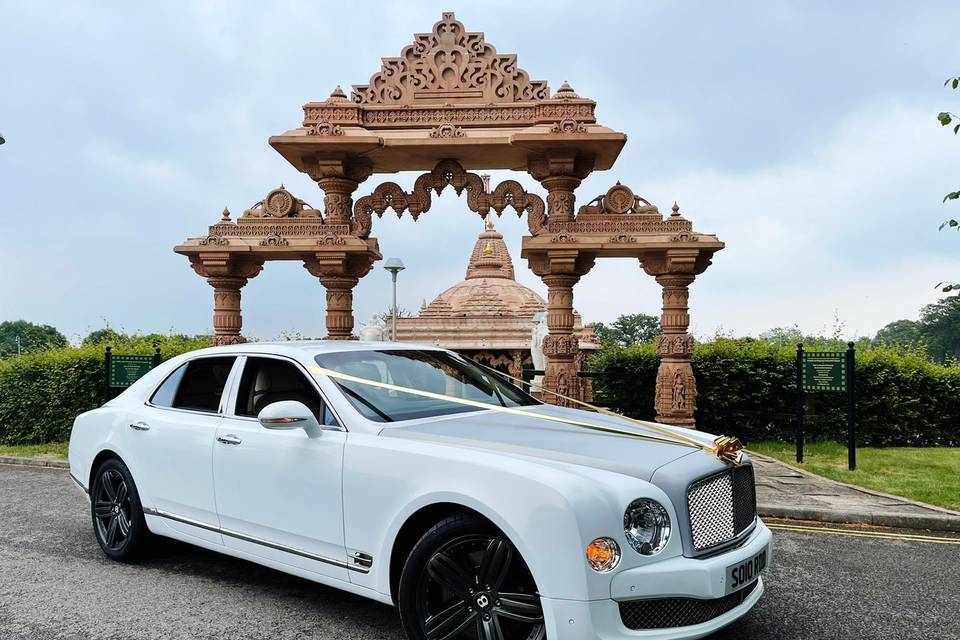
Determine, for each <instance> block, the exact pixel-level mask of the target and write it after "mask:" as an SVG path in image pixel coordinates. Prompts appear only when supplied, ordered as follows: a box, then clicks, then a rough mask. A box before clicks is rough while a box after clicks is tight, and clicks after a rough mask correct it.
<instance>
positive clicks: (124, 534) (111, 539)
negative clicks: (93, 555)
mask: <svg viewBox="0 0 960 640" xmlns="http://www.w3.org/2000/svg"><path fill="white" fill-rule="evenodd" d="M90 512H91V515H92V517H93V531H94V533H95V534H96V536H97V542H98V543H99V544H100V548H101V549H103V552H104V553H105V554H107V556H108V557H109V558H110V559H111V560H117V561H120V562H127V561H129V560H133V559H134V558H136V557H137V556H138V555H140V554H141V553H142V552H143V547H144V546H145V544H146V538H147V533H148V532H147V523H146V522H145V521H144V519H143V509H142V508H141V506H140V495H139V494H138V493H137V486H136V485H135V484H134V483H133V477H132V476H131V475H130V471H129V469H127V466H126V465H125V464H123V462H121V461H120V460H117V459H116V458H112V459H110V460H107V461H106V462H104V463H103V464H102V465H100V468H99V469H97V472H96V475H95V476H94V478H93V485H92V486H91V487H90Z"/></svg>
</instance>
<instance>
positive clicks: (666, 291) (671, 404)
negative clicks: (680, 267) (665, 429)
mask: <svg viewBox="0 0 960 640" xmlns="http://www.w3.org/2000/svg"><path fill="white" fill-rule="evenodd" d="M694 277H695V276H694V275H693V274H691V273H666V274H662V275H658V276H656V278H657V283H658V284H659V285H660V286H661V287H663V313H662V315H661V316H660V326H661V328H662V330H663V333H662V334H661V335H660V337H659V338H658V339H657V355H659V356H660V368H659V370H658V371H657V384H656V400H655V404H656V410H657V421H658V422H664V423H667V424H674V425H678V426H682V427H693V426H694V425H695V422H694V417H693V414H694V411H695V410H696V408H697V383H696V379H695V378H694V376H693V367H692V366H691V365H690V356H691V355H692V354H693V336H691V335H690V334H689V333H687V328H688V327H689V326H690V314H689V313H688V306H687V301H688V296H689V291H688V287H689V286H690V284H691V283H692V282H693V280H694Z"/></svg>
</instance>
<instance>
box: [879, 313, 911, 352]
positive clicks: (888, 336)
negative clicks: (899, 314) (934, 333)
mask: <svg viewBox="0 0 960 640" xmlns="http://www.w3.org/2000/svg"><path fill="white" fill-rule="evenodd" d="M922 342H923V327H922V326H921V325H920V323H919V322H916V321H915V320H894V321H893V322H891V323H890V324H888V325H887V326H885V327H883V328H882V329H880V331H877V335H876V337H875V338H874V339H873V344H875V345H894V346H897V347H909V348H914V347H918V346H920V344H921V343H922Z"/></svg>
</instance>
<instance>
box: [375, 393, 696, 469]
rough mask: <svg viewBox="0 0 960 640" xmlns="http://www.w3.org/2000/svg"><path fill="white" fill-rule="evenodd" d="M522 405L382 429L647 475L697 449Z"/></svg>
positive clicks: (604, 420)
mask: <svg viewBox="0 0 960 640" xmlns="http://www.w3.org/2000/svg"><path fill="white" fill-rule="evenodd" d="M523 411H524V412H525V413H528V414H529V417H527V416H522V415H518V414H515V413H498V412H495V411H479V412H470V413H460V414H456V415H454V416H445V417H443V418H440V419H431V420H429V421H417V422H415V423H410V424H404V425H396V426H390V427H386V428H385V429H383V431H381V435H382V436H384V437H388V438H405V439H413V440H423V441H428V442H436V443H438V444H446V445H454V446H461V447H470V448H474V449H484V450H488V451H498V452H501V453H506V454H513V455H522V456H530V457H534V458H540V459H543V460H550V461H557V462H564V463H570V464H577V465H582V466H586V467H593V468H597V469H604V470H607V471H614V472H616V473H622V474H625V475H628V476H632V477H635V478H640V479H641V480H646V481H649V480H650V479H651V477H652V476H653V473H654V472H655V471H656V470H657V469H659V468H660V467H662V466H663V465H665V464H667V463H669V462H672V461H674V460H677V459H678V458H682V457H683V456H686V455H689V454H691V453H695V452H696V451H697V450H696V449H693V448H691V447H688V446H681V445H674V444H670V443H665V442H655V441H652V440H643V439H640V438H631V437H629V436H621V435H616V434H607V433H602V432H598V431H594V430H591V429H586V428H584V427H578V426H575V425H567V424H563V423H560V422H553V421H549V420H544V419H543V418H538V417H537V415H538V414H546V415H553V416H559V417H562V418H566V419H571V420H578V421H581V422H585V423H588V424H595V425H599V426H610V427H616V428H618V429H624V430H626V431H631V432H634V433H637V434H640V435H659V434H657V433H656V432H655V431H652V430H648V429H644V428H643V427H641V426H638V425H636V424H634V423H631V422H629V421H627V420H623V419H621V418H617V417H615V416H606V415H601V414H598V413H593V412H589V411H580V410H578V409H567V408H563V407H554V406H552V405H538V406H536V407H529V408H524V409H523ZM657 426H658V427H662V428H666V429H675V430H676V432H677V433H678V434H683V435H684V436H686V437H692V438H695V439H699V440H701V441H703V442H704V443H706V444H709V443H711V441H712V439H713V438H712V437H710V436H709V435H708V434H705V433H702V432H697V431H691V430H688V429H680V428H676V427H670V426H669V425H657Z"/></svg>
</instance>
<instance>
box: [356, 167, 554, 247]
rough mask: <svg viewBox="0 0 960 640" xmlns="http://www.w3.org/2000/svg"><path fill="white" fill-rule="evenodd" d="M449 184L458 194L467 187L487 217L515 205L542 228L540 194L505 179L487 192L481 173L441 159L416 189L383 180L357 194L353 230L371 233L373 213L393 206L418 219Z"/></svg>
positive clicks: (471, 201)
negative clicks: (362, 193)
mask: <svg viewBox="0 0 960 640" xmlns="http://www.w3.org/2000/svg"><path fill="white" fill-rule="evenodd" d="M448 186H451V187H453V189H454V191H456V192H457V195H460V194H461V193H463V192H464V190H466V192H467V207H468V208H469V209H470V210H471V211H474V212H476V213H478V214H480V215H481V216H482V217H484V218H486V217H487V215H488V214H489V213H490V211H491V210H493V211H495V212H496V213H497V214H498V215H501V214H502V213H503V211H504V210H505V209H507V208H512V209H513V210H514V211H516V212H517V215H522V214H523V212H524V211H526V212H527V214H528V218H527V225H528V226H529V227H530V231H531V233H534V234H535V233H539V232H540V231H541V230H542V229H543V226H544V224H545V221H546V216H545V214H544V204H543V200H542V199H541V198H540V196H538V195H536V194H532V193H528V192H527V191H526V190H525V189H524V188H523V187H522V186H521V185H520V183H519V182H517V181H516V180H505V181H503V182H501V183H500V184H499V185H497V187H496V188H495V189H493V191H491V192H489V193H487V191H486V190H485V189H484V185H483V179H482V178H481V177H480V176H478V175H477V174H475V173H470V172H468V171H466V170H465V169H464V168H463V167H462V166H461V165H460V163H459V162H457V161H455V160H442V161H440V162H439V163H437V166H436V167H434V169H433V171H430V172H428V173H424V174H423V175H421V176H420V177H418V178H417V180H416V182H415V183H414V187H413V191H410V192H406V191H404V190H403V189H402V188H401V187H400V185H398V184H397V183H395V182H384V183H383V184H381V185H379V186H378V187H377V188H376V189H374V191H373V193H371V194H370V195H368V196H363V197H362V198H358V199H357V202H356V204H354V206H353V225H352V232H353V233H354V235H357V236H359V237H361V238H366V237H368V236H369V235H370V231H371V229H372V226H373V214H376V215H377V216H378V217H382V216H383V214H384V212H385V211H386V210H387V209H393V211H394V212H395V213H396V214H397V216H398V217H399V216H402V215H403V213H404V212H409V213H410V215H411V216H412V217H413V219H414V220H416V219H418V218H419V217H420V214H421V213H424V212H426V211H429V210H430V206H431V204H432V195H431V194H432V193H433V192H436V193H437V194H440V193H442V192H443V190H444V189H445V188H446V187H448Z"/></svg>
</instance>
